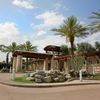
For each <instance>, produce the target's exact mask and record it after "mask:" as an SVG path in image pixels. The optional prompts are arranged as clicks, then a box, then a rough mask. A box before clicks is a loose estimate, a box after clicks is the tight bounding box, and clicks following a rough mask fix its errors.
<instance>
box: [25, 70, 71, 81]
mask: <svg viewBox="0 0 100 100" xmlns="http://www.w3.org/2000/svg"><path fill="white" fill-rule="evenodd" d="M70 78H71V77H70V75H69V74H66V73H65V72H60V71H58V70H53V71H43V70H41V71H36V72H33V73H30V74H28V76H27V78H26V80H30V81H34V82H36V83H54V82H65V81H66V80H68V79H70Z"/></svg>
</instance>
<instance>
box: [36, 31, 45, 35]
mask: <svg viewBox="0 0 100 100" xmlns="http://www.w3.org/2000/svg"><path fill="white" fill-rule="evenodd" d="M45 34H46V32H45V31H39V32H38V33H37V36H42V35H45Z"/></svg>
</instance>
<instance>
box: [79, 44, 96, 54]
mask: <svg viewBox="0 0 100 100" xmlns="http://www.w3.org/2000/svg"><path fill="white" fill-rule="evenodd" d="M77 51H78V52H80V53H91V52H94V51H96V49H95V48H94V47H93V46H92V45H91V44H89V43H87V42H83V43H80V44H77Z"/></svg>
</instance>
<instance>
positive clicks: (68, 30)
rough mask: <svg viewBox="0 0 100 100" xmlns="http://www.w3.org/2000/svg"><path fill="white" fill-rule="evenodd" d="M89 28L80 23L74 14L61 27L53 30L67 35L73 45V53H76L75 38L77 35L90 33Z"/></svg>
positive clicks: (58, 33)
mask: <svg viewBox="0 0 100 100" xmlns="http://www.w3.org/2000/svg"><path fill="white" fill-rule="evenodd" d="M86 30H87V28H86V27H84V26H82V25H81V24H79V23H78V20H77V18H76V17H74V16H70V17H68V18H67V19H66V20H65V21H64V23H63V24H62V25H61V26H60V27H59V28H54V29H52V31H55V32H57V35H61V36H65V37H66V39H68V40H69V42H70V45H71V54H72V55H73V54H74V50H73V49H74V40H75V37H80V36H81V37H83V36H86V35H87V34H88V33H87V32H86Z"/></svg>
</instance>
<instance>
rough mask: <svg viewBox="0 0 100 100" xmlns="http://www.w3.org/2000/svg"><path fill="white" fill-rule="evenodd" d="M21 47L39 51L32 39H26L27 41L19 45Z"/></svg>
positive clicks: (26, 49) (21, 48)
mask: <svg viewBox="0 0 100 100" xmlns="http://www.w3.org/2000/svg"><path fill="white" fill-rule="evenodd" d="M19 49H20V50H25V51H37V46H33V45H32V43H31V42H30V41H26V42H25V43H23V44H20V45H19Z"/></svg>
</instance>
